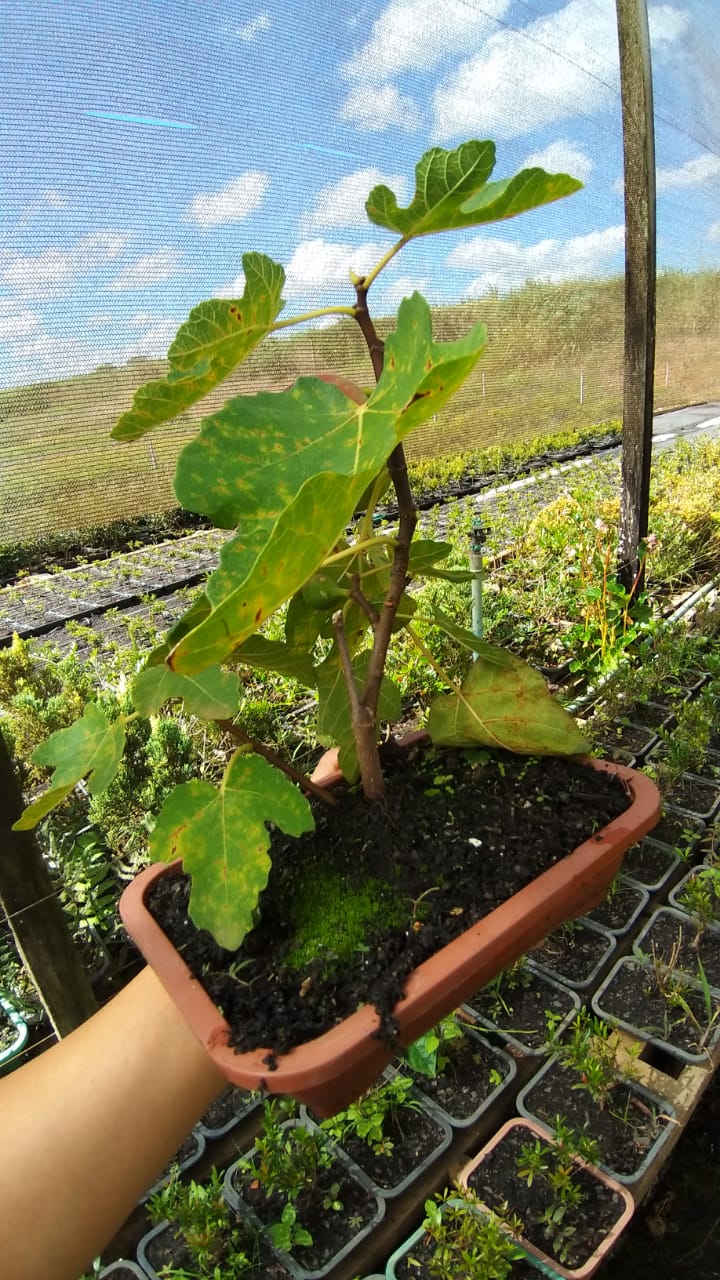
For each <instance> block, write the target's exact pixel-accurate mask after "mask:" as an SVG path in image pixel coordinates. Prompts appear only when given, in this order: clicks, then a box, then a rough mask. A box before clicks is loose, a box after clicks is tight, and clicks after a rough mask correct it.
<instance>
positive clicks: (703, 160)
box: [656, 152, 720, 192]
mask: <svg viewBox="0 0 720 1280" xmlns="http://www.w3.org/2000/svg"><path fill="white" fill-rule="evenodd" d="M718 177H720V156H714V155H711V154H710V152H705V153H704V154H703V155H700V156H695V157H694V159H692V160H687V161H686V162H685V164H683V165H680V166H679V167H678V168H677V169H658V171H657V176H656V185H657V190H658V192H662V191H671V190H673V188H676V187H698V186H702V184H703V183H705V182H712V181H713V179H717V178H718Z"/></svg>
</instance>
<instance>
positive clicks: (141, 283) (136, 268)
mask: <svg viewBox="0 0 720 1280" xmlns="http://www.w3.org/2000/svg"><path fill="white" fill-rule="evenodd" d="M185 260H186V255H185V254H184V253H182V252H181V251H180V250H179V249H170V248H164V249H157V250H156V251H155V252H154V253H146V254H145V256H144V257H142V258H138V260H137V262H133V263H131V264H130V266H128V267H125V268H124V270H123V271H121V272H120V275H119V276H116V277H115V279H114V280H113V281H112V283H111V284H109V285H108V288H109V289H112V290H114V291H115V292H116V293H117V292H120V291H122V290H125V289H144V288H145V287H146V285H150V284H164V282H165V281H166V280H172V279H174V277H175V276H181V275H187V274H188V268H187V267H186V266H185Z"/></svg>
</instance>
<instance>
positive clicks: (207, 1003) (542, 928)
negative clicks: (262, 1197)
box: [120, 736, 660, 1116]
mask: <svg viewBox="0 0 720 1280" xmlns="http://www.w3.org/2000/svg"><path fill="white" fill-rule="evenodd" d="M416 740H417V736H415V737H413V738H411V739H407V740H406V741H408V742H411V741H416ZM588 766H589V767H591V768H594V769H597V770H601V771H604V772H607V773H614V774H616V775H618V776H619V778H620V779H622V781H623V783H624V785H625V786H626V787H627V789H628V791H629V793H630V795H631V796H632V798H633V802H632V804H631V805H630V807H629V809H627V811H626V812H625V813H623V814H622V815H621V816H620V817H618V818H616V819H615V820H614V821H613V822H610V823H608V825H607V826H606V827H604V828H602V830H600V831H596V832H595V834H594V835H592V836H591V837H590V838H589V839H588V840H585V841H584V842H583V843H582V844H581V845H579V846H578V847H577V848H576V849H575V850H574V851H573V852H572V853H570V854H569V855H568V856H567V857H566V858H563V859H562V860H561V861H560V862H558V863H556V864H555V866H553V867H550V868H549V870H547V871H545V872H544V873H543V874H542V875H540V876H538V878H537V879H536V880H534V881H533V882H532V883H531V884H529V885H526V887H525V888H524V889H522V890H521V891H520V892H519V893H517V894H515V895H514V896H513V897H512V898H510V899H508V901H507V902H504V903H502V905H501V906H499V907H497V908H496V909H495V910H494V911H491V912H490V914H489V915H487V916H485V917H484V918H483V919H482V920H479V921H478V922H477V923H476V924H474V925H473V926H472V927H471V928H470V929H468V930H466V932H465V933H463V934H461V936H460V937H458V938H455V939H454V941H452V942H450V943H448V945H447V946H445V947H443V948H442V950H441V951H439V952H437V953H436V954H435V955H434V956H431V957H430V958H429V959H428V960H426V961H425V962H424V963H423V964H421V965H420V966H419V967H418V968H417V969H416V970H414V972H413V973H411V974H410V975H409V977H408V979H407V982H406V985H405V995H404V997H403V999H402V1000H401V1001H400V1002H399V1003H398V1005H397V1006H396V1008H395V1011H394V1016H395V1019H396V1021H397V1025H398V1029H399V1038H400V1042H401V1043H402V1044H404V1045H407V1044H411V1043H412V1042H413V1041H414V1040H417V1038H418V1036H420V1035H422V1034H423V1032H425V1031H427V1030H428V1029H429V1028H430V1027H432V1026H434V1024H435V1023H436V1022H439V1021H440V1019H441V1018H443V1017H444V1016H445V1015H446V1014H447V1013H449V1012H450V1011H451V1010H452V1009H455V1008H457V1006H458V1005H459V1004H462V1003H463V1001H464V1000H467V999H468V997H469V996H471V995H472V994H473V993H474V992H476V991H477V990H478V988H479V987H482V986H484V985H485V984H486V983H488V982H489V981H490V980H491V979H492V978H494V977H495V975H496V974H498V973H499V972H500V971H501V969H504V968H506V967H507V966H508V965H509V964H512V962H513V961H514V960H516V959H518V957H519V956H521V955H524V954H525V952H526V951H529V950H530V948H531V947H533V946H535V945H536V944H537V943H538V942H540V941H541V939H542V938H545V937H546V936H547V935H548V933H551V932H552V930H553V929H556V928H557V927H558V925H560V924H561V923H562V922H563V921H564V920H569V919H572V918H574V917H575V916H580V915H583V914H584V913H585V912H587V911H589V910H590V909H591V908H592V907H594V906H596V905H597V904H598V903H599V902H601V901H602V899H603V897H604V895H605V893H606V891H607V888H608V885H609V884H610V882H611V880H613V879H614V878H615V876H616V875H617V873H618V871H619V870H620V866H621V864H622V859H623V855H624V853H625V852H626V850H627V849H628V848H629V847H630V845H631V844H633V843H635V842H636V841H637V840H639V839H640V838H641V837H642V836H643V835H644V834H645V832H646V831H649V830H650V828H651V827H652V826H653V825H654V824H655V822H657V820H658V817H659V813H660V795H659V792H658V790H657V788H656V786H655V784H654V783H653V782H652V781H651V780H650V779H649V778H648V777H646V776H645V775H644V774H641V773H636V772H635V771H634V770H632V769H629V768H628V767H627V766H624V765H616V764H610V763H607V762H606V761H601V760H590V761H588ZM337 778H338V775H337V772H335V771H333V770H332V768H331V767H330V768H329V767H327V764H326V767H325V769H324V771H323V774H322V782H323V785H332V783H333V782H335V781H336V780H337ZM178 865H179V864H178V863H175V864H171V865H166V864H164V863H163V864H159V865H155V866H152V867H148V868H147V869H146V870H145V871H144V872H142V873H141V874H140V875H139V876H138V877H137V878H136V879H135V880H134V881H133V882H132V884H130V885H129V886H128V888H127V889H126V890H125V892H124V894H123V896H122V898H121V900H120V914H121V917H122V920H123V923H124V924H125V927H126V928H127V930H128V933H129V934H130V935H131V937H132V938H133V939H134V941H135V942H136V943H137V945H138V947H139V948H140V950H141V952H142V953H143V955H144V956H145V959H146V960H147V961H148V962H149V963H150V964H151V965H152V966H153V968H154V969H155V971H156V972H157V974H158V977H159V978H160V980H161V982H162V983H163V985H164V986H165V988H166V990H167V991H168V992H169V993H170V995H171V996H172V997H173V999H174V1000H175V1001H176V1003H177V1005H178V1006H179V1008H180V1010H181V1011H182V1013H183V1015H184V1016H185V1018H186V1019H187V1021H188V1023H189V1025H190V1026H191V1028H192V1029H193V1031H194V1032H195V1035H196V1036H197V1037H198V1039H199V1040H200V1041H201V1042H202V1043H203V1044H204V1045H205V1046H206V1048H207V1050H208V1052H209V1053H210V1055H211V1057H212V1058H213V1060H214V1062H215V1063H216V1064H217V1066H218V1068H219V1069H220V1070H221V1071H222V1072H223V1074H224V1075H225V1076H227V1078H228V1080H231V1081H232V1082H233V1083H234V1084H240V1085H243V1086H244V1087H245V1088H246V1089H262V1090H265V1091H267V1092H269V1093H289V1094H291V1095H292V1096H293V1097H295V1098H297V1099H298V1101H300V1102H304V1103H306V1104H307V1105H308V1106H309V1107H311V1108H312V1110H313V1111H315V1112H316V1113H317V1114H318V1115H320V1116H327V1115H333V1114H334V1113H335V1112H337V1111H340V1110H342V1109H343V1108H345V1107H346V1106H347V1105H348V1103H349V1102H351V1101H352V1100H353V1099H354V1098H356V1097H357V1096H358V1095H359V1094H360V1093H362V1092H363V1090H365V1089H367V1088H369V1086H370V1085H371V1084H372V1083H373V1081H374V1080H376V1079H377V1077H378V1076H379V1075H380V1073H381V1072H382V1071H383V1069H384V1068H385V1067H386V1066H388V1065H389V1063H390V1062H391V1060H392V1058H393V1056H394V1055H393V1050H392V1048H390V1047H389V1046H388V1045H386V1044H384V1043H383V1042H382V1041H381V1040H379V1039H376V1038H375V1033H376V1032H377V1030H378V1026H379V1021H380V1020H379V1017H378V1014H377V1013H376V1011H375V1009H374V1008H373V1007H372V1006H371V1005H364V1006H363V1007H362V1008H360V1009H358V1010H357V1011H356V1012H355V1013H353V1014H352V1015H351V1016H350V1017H349V1018H346V1019H345V1020H344V1021H343V1022H341V1023H339V1024H338V1026H336V1027H333V1028H332V1029H331V1030H330V1031H327V1032H325V1034H324V1035H322V1036H318V1037H317V1038H316V1039H314V1040H312V1041H308V1042H307V1043H306V1044H304V1045H299V1046H297V1047H296V1048H294V1049H292V1050H291V1051H290V1052H289V1053H287V1054H283V1055H279V1056H278V1058H277V1067H276V1069H274V1070H271V1069H270V1068H269V1067H268V1064H267V1061H266V1058H267V1056H268V1054H267V1050H265V1049H255V1050H253V1051H251V1052H247V1053H236V1052H235V1051H234V1050H233V1049H231V1048H229V1047H228V1044H227V1041H228V1036H229V1034H230V1029H229V1027H228V1024H227V1022H226V1021H225V1019H224V1018H223V1017H222V1015H221V1014H220V1012H219V1011H218V1010H217V1009H216V1007H215V1005H214V1004H213V1003H212V1001H211V1000H210V998H209V997H208V995H207V994H206V993H205V991H204V990H203V988H202V987H201V985H200V983H199V982H197V981H195V979H193V977H192V976H191V974H190V971H189V969H188V968H187V966H186V964H185V962H184V960H183V959H182V957H181V956H180V955H179V954H178V952H177V951H176V950H175V948H174V947H173V946H172V944H171V943H170V941H169V940H168V938H167V937H166V936H165V934H164V933H163V932H162V930H161V929H160V928H159V926H158V925H157V924H156V923H155V921H154V920H153V918H152V916H151V915H150V913H149V911H148V910H147V908H146V906H145V898H146V895H147V893H148V891H149V889H150V888H151V886H152V885H153V884H154V883H155V881H156V880H157V879H158V878H159V877H160V876H163V875H167V874H169V873H171V872H172V871H174V870H177V868H178Z"/></svg>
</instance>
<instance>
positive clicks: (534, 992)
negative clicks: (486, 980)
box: [469, 966, 579, 1050]
mask: <svg viewBox="0 0 720 1280" xmlns="http://www.w3.org/2000/svg"><path fill="white" fill-rule="evenodd" d="M469 1003H470V1004H471V1005H472V1008H473V1009H474V1010H475V1011H476V1012H477V1013H478V1014H480V1016H481V1017H483V1018H486V1019H487V1020H488V1021H489V1022H492V1023H493V1025H494V1026H496V1027H497V1028H498V1030H499V1031H503V1032H505V1034H506V1035H509V1036H512V1038H513V1040H515V1041H517V1042H518V1044H520V1045H522V1046H524V1047H526V1048H528V1049H531V1050H533V1049H534V1050H537V1049H542V1047H543V1045H544V1044H546V1043H547V1038H548V1024H547V1015H548V1013H551V1014H553V1015H555V1016H556V1017H559V1018H560V1020H561V1021H562V1020H563V1019H564V1018H565V1017H566V1016H567V1015H568V1014H569V1013H571V1012H572V1011H573V1010H574V1009H577V1008H579V1003H578V1000H577V997H576V996H574V995H573V994H572V993H571V992H570V991H567V990H566V989H565V988H564V987H560V986H558V985H557V984H556V983H555V982H553V981H551V980H549V979H548V978H545V977H544V976H543V975H542V974H541V973H537V972H536V971H535V970H534V969H531V968H529V967H527V966H525V967H523V968H522V969H521V970H520V971H519V974H518V977H517V978H516V979H513V980H512V982H511V983H509V982H507V981H505V982H503V983H502V984H500V985H499V987H498V988H497V989H496V984H495V983H491V985H490V986H489V987H485V988H484V990H482V991H478V992H476V994H475V995H474V996H472V997H471V999H470V1001H469Z"/></svg>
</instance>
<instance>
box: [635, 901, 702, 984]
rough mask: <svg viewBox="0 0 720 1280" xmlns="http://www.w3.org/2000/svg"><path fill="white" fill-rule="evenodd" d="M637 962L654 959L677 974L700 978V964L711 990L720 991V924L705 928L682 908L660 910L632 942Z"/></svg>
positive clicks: (662, 908)
mask: <svg viewBox="0 0 720 1280" xmlns="http://www.w3.org/2000/svg"><path fill="white" fill-rule="evenodd" d="M632 949H633V955H636V956H637V957H638V959H640V960H642V959H647V958H648V957H655V956H657V958H658V959H659V960H661V961H663V963H665V964H672V965H673V967H674V969H675V970H676V971H677V972H678V973H682V974H684V975H685V976H686V977H689V978H691V979H693V980H694V981H695V982H697V981H698V979H699V978H700V965H702V968H703V972H704V974H705V978H706V980H707V982H709V984H710V986H711V987H715V988H720V923H718V924H708V925H704V926H703V925H702V924H700V922H699V921H698V920H697V919H695V918H694V917H693V916H691V915H690V914H689V913H688V912H687V911H685V910H683V909H682V907H661V908H660V909H659V910H658V911H655V912H654V913H653V915H651V917H650V919H649V920H648V922H647V924H646V925H645V927H644V928H643V929H642V930H641V932H640V933H639V934H638V936H637V938H636V939H635V941H634V942H633V948H632Z"/></svg>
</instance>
